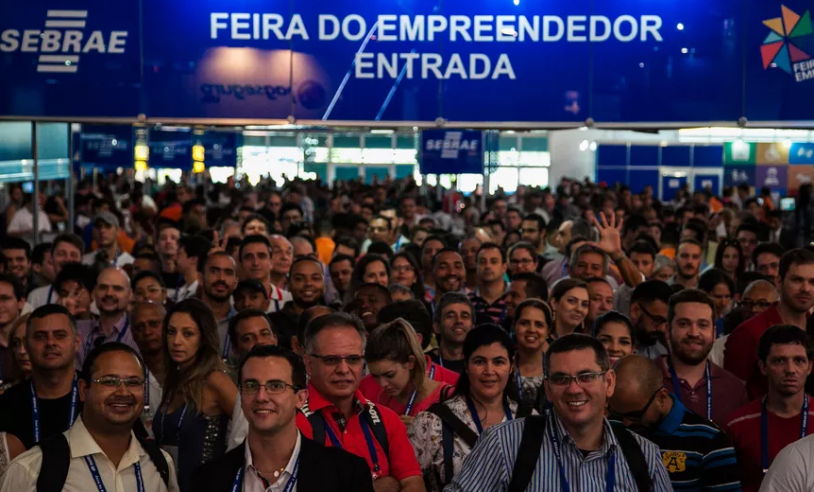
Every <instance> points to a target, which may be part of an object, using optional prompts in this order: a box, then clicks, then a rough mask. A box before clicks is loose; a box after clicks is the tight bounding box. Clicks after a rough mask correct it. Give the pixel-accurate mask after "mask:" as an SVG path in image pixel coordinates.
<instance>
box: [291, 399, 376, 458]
mask: <svg viewBox="0 0 814 492" xmlns="http://www.w3.org/2000/svg"><path fill="white" fill-rule="evenodd" d="M374 414H375V418H374ZM307 417H308V422H310V423H311V430H312V434H313V441H314V442H318V443H319V444H322V445H325V425H326V423H325V417H323V416H322V412H314V413H312V414H310V415H307ZM362 418H364V419H365V420H366V421H367V425H368V427H370V428H371V429H372V430H373V437H374V438H375V439H376V440H377V441H379V445H380V446H381V447H382V449H383V450H384V456H385V457H386V458H387V461H390V443H389V441H388V439H387V429H385V428H384V421H383V420H382V415H381V414H380V413H379V410H378V409H377V408H376V407H375V406H374V405H367V410H365V411H364V412H363V416H362Z"/></svg>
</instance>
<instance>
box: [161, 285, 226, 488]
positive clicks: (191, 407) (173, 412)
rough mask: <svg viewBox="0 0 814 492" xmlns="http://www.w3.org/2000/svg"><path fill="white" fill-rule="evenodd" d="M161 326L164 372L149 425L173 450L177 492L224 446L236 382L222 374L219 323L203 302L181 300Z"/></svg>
mask: <svg viewBox="0 0 814 492" xmlns="http://www.w3.org/2000/svg"><path fill="white" fill-rule="evenodd" d="M163 332H164V340H165V341H164V348H163V351H164V367H166V375H165V378H164V388H163V396H162V399H161V404H160V405H159V408H158V410H157V412H156V415H155V417H154V418H153V425H152V429H153V433H154V434H155V440H156V442H157V443H159V444H160V445H161V446H162V447H163V448H164V450H165V451H167V452H169V453H170V455H172V456H173V460H174V462H175V463H176V465H177V467H178V485H179V487H180V489H181V492H188V491H190V488H189V487H190V483H191V480H192V474H193V472H194V471H195V469H196V468H197V467H198V466H199V465H201V464H202V463H206V462H208V461H211V460H212V459H214V458H216V457H218V456H220V455H222V454H223V453H224V452H225V451H226V445H227V425H228V424H229V419H230V417H231V416H232V413H233V411H234V409H235V402H236V401H237V387H236V386H235V384H234V383H233V382H232V379H231V378H230V377H229V376H227V374H226V369H227V368H226V365H225V364H224V362H223V360H222V359H221V351H220V338H219V336H218V323H217V321H215V315H214V314H212V310H210V309H209V307H207V306H206V304H204V303H203V302H201V301H200V300H198V299H195V298H190V299H186V300H183V301H181V302H179V303H178V304H176V305H175V306H174V307H173V308H172V309H171V310H170V312H169V313H167V316H166V317H165V318H164V327H163ZM190 492H191V491H190Z"/></svg>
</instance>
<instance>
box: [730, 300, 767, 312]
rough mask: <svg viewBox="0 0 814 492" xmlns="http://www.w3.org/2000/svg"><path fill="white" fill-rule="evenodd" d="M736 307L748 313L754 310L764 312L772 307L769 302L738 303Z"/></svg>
mask: <svg viewBox="0 0 814 492" xmlns="http://www.w3.org/2000/svg"><path fill="white" fill-rule="evenodd" d="M738 306H740V307H742V308H745V309H748V310H749V311H754V310H755V308H757V309H759V310H761V311H765V310H767V309H769V308H770V307H772V303H771V302H769V301H741V302H740V303H738Z"/></svg>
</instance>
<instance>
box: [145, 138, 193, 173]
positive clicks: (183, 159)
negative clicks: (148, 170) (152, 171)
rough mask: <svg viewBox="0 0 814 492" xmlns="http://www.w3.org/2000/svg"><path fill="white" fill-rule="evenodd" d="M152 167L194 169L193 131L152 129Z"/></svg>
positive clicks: (150, 161)
mask: <svg viewBox="0 0 814 492" xmlns="http://www.w3.org/2000/svg"><path fill="white" fill-rule="evenodd" d="M149 165H150V167H153V168H159V169H181V170H182V171H191V170H192V132H190V131H189V130H186V131H174V130H173V131H170V130H150V160H149Z"/></svg>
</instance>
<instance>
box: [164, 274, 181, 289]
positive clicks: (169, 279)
mask: <svg viewBox="0 0 814 492" xmlns="http://www.w3.org/2000/svg"><path fill="white" fill-rule="evenodd" d="M161 280H163V281H164V285H165V286H167V288H168V289H177V288H178V287H181V286H183V285H184V282H183V279H182V278H181V275H180V274H178V273H175V272H173V273H167V272H161ZM179 282H180V284H179Z"/></svg>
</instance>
